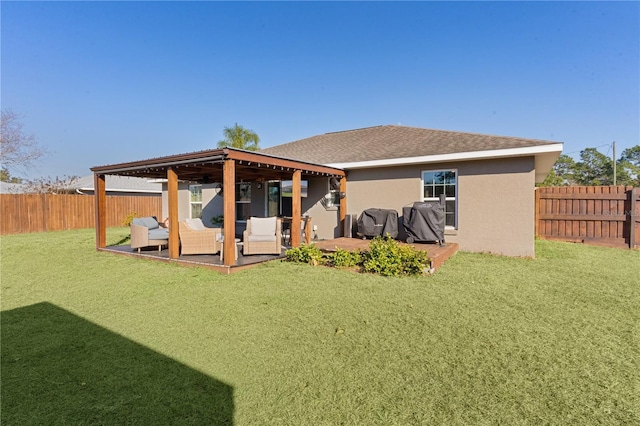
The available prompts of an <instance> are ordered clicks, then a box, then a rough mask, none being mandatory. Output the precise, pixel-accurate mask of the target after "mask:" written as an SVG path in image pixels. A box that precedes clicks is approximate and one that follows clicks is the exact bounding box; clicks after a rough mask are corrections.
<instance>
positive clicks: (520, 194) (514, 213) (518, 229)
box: [449, 157, 535, 257]
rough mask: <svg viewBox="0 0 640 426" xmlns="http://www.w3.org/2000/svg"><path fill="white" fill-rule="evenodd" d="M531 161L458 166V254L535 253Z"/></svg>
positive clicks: (488, 162)
mask: <svg viewBox="0 0 640 426" xmlns="http://www.w3.org/2000/svg"><path fill="white" fill-rule="evenodd" d="M534 180H535V169H534V159H533V157H525V158H512V159H505V160H491V161H473V162H467V163H461V164H460V165H459V166H458V235H456V236H455V237H451V238H449V239H450V240H451V241H456V242H458V243H459V244H460V249H461V250H466V251H474V252H491V253H498V254H505V255H509V256H530V257H533V256H534V255H535V249H534V213H535V212H534V189H535V181H534Z"/></svg>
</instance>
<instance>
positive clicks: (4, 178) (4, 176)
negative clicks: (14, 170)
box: [0, 166, 22, 183]
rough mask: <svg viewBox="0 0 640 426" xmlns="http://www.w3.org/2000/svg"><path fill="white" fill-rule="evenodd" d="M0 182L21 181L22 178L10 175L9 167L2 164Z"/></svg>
mask: <svg viewBox="0 0 640 426" xmlns="http://www.w3.org/2000/svg"><path fill="white" fill-rule="evenodd" d="M0 182H8V183H22V178H19V177H17V176H11V173H10V172H9V169H7V168H6V167H4V166H3V167H2V168H1V169H0Z"/></svg>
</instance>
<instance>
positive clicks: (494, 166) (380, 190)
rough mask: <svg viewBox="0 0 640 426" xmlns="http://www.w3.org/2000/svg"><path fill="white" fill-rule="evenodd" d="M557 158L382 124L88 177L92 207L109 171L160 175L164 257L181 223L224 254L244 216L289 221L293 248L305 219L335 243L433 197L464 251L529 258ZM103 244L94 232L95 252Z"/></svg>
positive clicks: (497, 139)
mask: <svg viewBox="0 0 640 426" xmlns="http://www.w3.org/2000/svg"><path fill="white" fill-rule="evenodd" d="M561 152H562V143H558V142H553V141H546V140H537V139H526V138H518V137H505V136H494V135H484V134H476V133H464V132H455V131H443V130H431V129H422V128H415V127H407V126H393V125H387V126H376V127H369V128H364V129H356V130H348V131H341V132H334V133H326V134H323V135H318V136H313V137H310V138H306V139H302V140H298V141H294V142H290V143H285V144H282V145H278V146H274V147H270V148H266V149H263V150H261V151H259V152H249V151H243V150H238V149H234V148H224V149H214V150H207V151H200V152H195V153H187V154H178V155H174V156H169V157H160V158H153V159H148V160H141V161H134V162H129V163H121V164H115V165H109V166H99V167H94V168H92V169H91V170H92V171H93V172H94V177H95V181H96V182H97V184H98V185H99V187H100V188H101V189H100V190H99V191H98V192H97V195H98V196H97V197H96V204H97V211H100V209H101V203H104V199H103V198H102V197H101V196H100V194H102V193H103V191H104V188H103V187H104V179H105V175H120V176H137V177H144V178H147V179H166V183H164V184H163V218H164V217H169V219H170V222H171V227H170V235H169V239H170V243H169V251H170V257H176V256H178V252H179V245H178V235H177V230H176V229H177V223H178V222H179V221H181V220H184V219H187V218H193V217H201V218H202V220H203V222H204V223H205V225H207V226H214V222H218V221H220V220H223V223H224V234H225V250H232V249H233V246H232V244H233V238H232V237H234V236H239V235H240V234H241V232H242V230H243V227H244V224H245V223H246V219H248V218H249V217H251V216H276V215H278V216H292V217H293V221H292V244H294V245H295V244H299V241H300V240H299V237H298V235H297V232H296V231H299V229H300V228H299V224H298V225H296V223H297V222H298V219H300V218H301V217H302V216H304V215H309V216H311V217H312V229H313V237H314V238H317V239H332V238H336V237H339V236H343V235H348V234H349V231H350V230H349V229H347V226H345V225H346V224H348V222H349V220H347V219H348V218H349V217H352V218H353V217H357V216H359V215H360V214H361V213H362V211H363V210H365V209H368V208H385V209H395V210H396V211H397V212H398V213H399V215H401V214H402V208H403V207H404V206H408V205H411V204H412V203H413V202H416V201H428V200H436V199H438V198H439V196H440V194H444V195H445V197H446V200H445V203H446V230H445V239H446V240H447V241H448V242H455V243H458V244H459V246H460V249H462V250H465V251H476V252H492V253H498V254H505V255H510V256H531V257H532V256H534V254H535V253H534V188H535V183H536V182H541V181H542V180H544V178H545V177H546V175H547V174H548V172H549V171H550V170H551V168H552V166H553V164H554V163H555V161H556V160H557V158H558V156H559V155H560V153H561ZM228 194H231V195H228ZM221 216H224V217H223V218H222V217H221ZM296 228H297V229H296ZM174 230H176V231H174ZM172 232H175V233H174V234H172ZM105 240H106V237H105V234H104V229H103V226H102V225H100V224H98V229H97V247H98V248H100V247H104V244H105ZM171 241H173V243H172V242H171ZM227 244H229V247H226V245H227ZM226 262H227V258H226V257H225V264H226Z"/></svg>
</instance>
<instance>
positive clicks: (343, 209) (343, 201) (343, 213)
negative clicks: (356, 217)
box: [340, 176, 347, 237]
mask: <svg viewBox="0 0 640 426" xmlns="http://www.w3.org/2000/svg"><path fill="white" fill-rule="evenodd" d="M342 194H345V196H344V197H343V196H342ZM346 194H347V177H346V176H344V177H342V179H340V228H342V230H341V231H340V235H341V236H343V237H346V236H347V234H346V229H345V228H344V225H345V223H344V222H345V220H346V218H347V196H346Z"/></svg>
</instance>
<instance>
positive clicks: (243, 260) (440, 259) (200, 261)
mask: <svg viewBox="0 0 640 426" xmlns="http://www.w3.org/2000/svg"><path fill="white" fill-rule="evenodd" d="M370 241H371V240H362V239H360V238H344V237H343V238H336V239H334V240H322V241H314V242H313V244H315V245H316V247H318V248H319V249H320V250H322V251H323V252H332V251H335V250H336V248H340V249H343V250H357V249H359V250H366V249H367V248H368V247H369V242H370ZM400 244H406V243H403V242H400ZM411 245H412V246H414V247H415V248H416V249H418V250H426V251H427V252H428V254H429V258H430V259H431V269H432V270H434V271H435V270H437V269H438V268H440V267H441V266H442V265H443V264H444V262H445V261H446V260H447V259H449V258H450V257H451V256H453V255H454V254H455V253H456V252H457V251H458V244H456V243H446V244H445V245H444V246H442V247H441V246H440V245H438V244H417V243H415V244H411ZM288 248H289V247H284V246H283V249H282V253H281V254H279V255H276V254H265V255H250V256H245V255H243V254H242V250H241V249H239V250H238V259H237V261H236V263H235V265H225V264H223V262H222V261H221V260H220V255H218V254H196V255H180V256H178V257H177V258H171V257H170V256H169V250H168V249H163V250H161V251H158V250H157V249H155V248H153V247H151V248H148V249H145V250H142V251H141V252H140V253H138V252H137V250H133V249H131V246H130V245H128V244H127V245H117V246H108V247H103V248H99V249H98V250H99V251H103V252H109V253H114V254H118V255H125V256H133V257H139V258H145V259H149V260H155V261H161V262H175V263H178V264H180V265H183V266H199V267H203V268H207V269H211V270H214V271H217V272H220V273H223V274H232V273H234V272H238V271H242V270H245V269H248V268H251V267H254V266H258V265H260V264H262V263H265V262H270V261H273V260H281V259H284V258H285V254H284V253H285V251H286V250H287V249H288Z"/></svg>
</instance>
